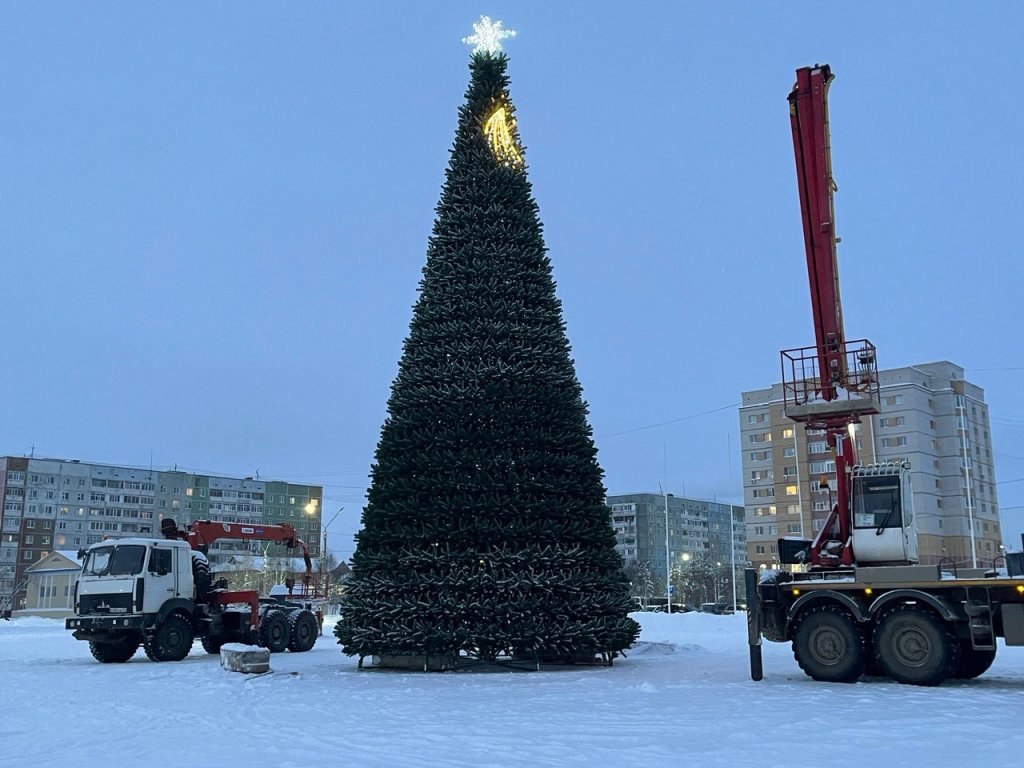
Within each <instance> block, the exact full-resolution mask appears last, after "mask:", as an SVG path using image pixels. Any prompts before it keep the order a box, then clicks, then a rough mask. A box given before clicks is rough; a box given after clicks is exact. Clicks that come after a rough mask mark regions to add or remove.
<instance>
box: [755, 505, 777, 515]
mask: <svg viewBox="0 0 1024 768" xmlns="http://www.w3.org/2000/svg"><path fill="white" fill-rule="evenodd" d="M774 514H775V505H774V504H769V505H768V506H767V507H754V515H755V516H756V517H767V516H769V515H774Z"/></svg>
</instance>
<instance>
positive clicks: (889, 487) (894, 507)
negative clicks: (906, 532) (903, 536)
mask: <svg viewBox="0 0 1024 768" xmlns="http://www.w3.org/2000/svg"><path fill="white" fill-rule="evenodd" d="M853 525H854V527H855V528H875V529H877V530H879V531H881V530H884V529H886V528H901V527H902V526H903V509H902V504H901V503H900V483H899V478H897V477H891V476H890V477H858V478H855V479H854V497H853Z"/></svg>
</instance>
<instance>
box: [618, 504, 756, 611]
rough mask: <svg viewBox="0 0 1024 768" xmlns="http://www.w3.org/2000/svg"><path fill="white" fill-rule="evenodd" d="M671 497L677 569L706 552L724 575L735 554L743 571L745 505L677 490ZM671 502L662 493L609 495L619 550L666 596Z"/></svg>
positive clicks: (670, 551)
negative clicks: (678, 494) (683, 494)
mask: <svg viewBox="0 0 1024 768" xmlns="http://www.w3.org/2000/svg"><path fill="white" fill-rule="evenodd" d="M667 498H668V553H667V560H668V561H670V562H671V566H672V568H677V567H679V566H680V565H681V564H683V563H685V562H686V561H688V560H689V559H690V558H692V557H695V556H697V555H701V556H703V557H705V558H707V559H708V560H709V561H710V562H712V563H716V564H717V563H721V566H719V567H721V568H722V569H723V573H724V574H727V573H728V571H729V569H730V568H731V565H732V563H733V559H734V558H735V564H736V569H737V572H739V571H741V570H742V568H743V567H744V566H745V565H746V563H747V554H746V550H747V545H746V532H745V529H744V524H743V519H744V518H743V514H744V509H743V507H738V506H735V505H732V504H724V503H720V502H717V501H705V500H702V499H687V498H682V497H676V496H673V495H672V494H669V495H668V497H667ZM665 500H666V497H665V496H664V495H663V494H660V493H627V494H620V495H616V496H609V497H608V498H607V504H608V506H609V507H610V509H611V516H612V527H613V528H614V529H615V549H616V550H617V551H618V552H619V554H620V555H622V559H623V561H624V563H625V566H626V570H627V571H628V572H631V573H636V572H637V571H638V569H639V570H640V571H641V572H647V573H649V574H650V578H651V581H652V586H653V594H656V595H661V596H664V595H665V586H666V576H667V572H668V571H667V569H668V566H669V563H668V562H666V548H665V522H666V516H665ZM739 581H740V582H742V578H740V579H739ZM730 589H731V587H730Z"/></svg>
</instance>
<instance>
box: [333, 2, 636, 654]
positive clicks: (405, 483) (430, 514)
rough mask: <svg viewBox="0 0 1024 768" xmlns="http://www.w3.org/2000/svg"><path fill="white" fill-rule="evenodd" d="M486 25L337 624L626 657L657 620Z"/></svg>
mask: <svg viewBox="0 0 1024 768" xmlns="http://www.w3.org/2000/svg"><path fill="white" fill-rule="evenodd" d="M474 27H475V28H476V30H477V35H476V36H475V37H474V38H469V39H468V41H470V42H475V43H477V49H476V50H475V51H474V53H473V56H472V61H471V63H470V72H471V79H470V84H469V89H468V91H467V92H466V103H465V105H464V106H463V107H462V108H461V109H460V111H459V126H458V130H457V132H456V135H455V144H454V146H453V148H452V152H451V155H452V156H451V160H450V162H449V164H448V169H447V173H446V177H445V184H444V189H443V191H442V194H441V200H440V203H439V204H438V207H437V220H436V222H435V224H434V229H433V234H432V236H431V238H430V241H429V246H428V250H427V263H426V266H425V267H424V270H423V279H422V280H421V282H420V294H419V298H418V300H417V302H416V305H415V307H414V311H413V319H412V323H411V326H410V331H409V337H408V338H407V339H406V342H405V347H404V352H403V355H402V359H401V362H400V364H399V372H398V377H397V378H396V380H395V382H394V384H393V386H392V390H391V396H390V399H389V400H388V417H387V419H386V421H385V422H384V426H383V428H382V430H381V437H380V443H379V444H378V446H377V453H376V462H375V464H374V466H373V469H372V482H371V486H370V491H369V498H368V503H367V506H366V507H365V509H364V511H363V521H362V522H363V527H362V530H361V531H360V532H359V534H357V536H356V541H357V546H356V552H355V555H354V557H353V560H352V565H353V568H352V575H351V577H350V579H349V581H348V582H347V588H346V592H345V596H344V598H343V600H342V618H341V621H339V622H338V624H337V626H336V627H335V630H334V633H335V635H336V637H337V638H338V641H339V643H341V645H342V646H343V650H344V652H345V653H347V654H349V655H358V656H359V657H360V663H362V659H363V657H365V656H374V657H376V658H377V660H378V661H380V662H382V663H384V664H385V665H387V664H388V663H389V661H393V662H395V663H400V662H404V663H406V664H407V663H408V662H409V661H410V660H411V659H412V660H415V661H414V662H413V663H415V664H417V665H418V664H419V663H421V662H422V663H423V664H424V666H430V664H429V659H431V658H433V659H435V660H437V659H446V660H448V662H449V663H447V664H442V665H441V666H451V662H454V661H457V660H459V659H463V660H464V659H479V660H485V661H493V660H496V659H498V658H506V657H509V658H518V659H530V660H534V661H538V662H539V661H546V660H581V659H586V660H594V659H595V658H600V659H602V660H604V661H605V662H607V663H610V662H611V659H612V658H614V656H615V655H616V654H618V652H620V651H622V650H623V649H624V648H626V647H628V646H629V645H631V644H632V643H633V641H634V640H635V639H636V636H637V633H638V631H639V626H638V625H637V623H636V622H635V621H633V620H632V619H630V618H629V617H628V615H627V613H628V611H629V609H630V599H629V592H628V580H627V577H626V575H625V573H624V572H623V570H622V560H621V558H620V556H619V555H618V553H617V552H616V551H615V548H614V545H615V539H614V533H613V531H612V528H611V523H610V520H609V516H608V511H607V508H606V506H605V502H604V496H605V494H604V488H603V485H602V472H601V469H600V467H599V466H598V464H597V459H596V453H597V452H596V449H595V447H594V443H593V439H592V434H591V430H590V427H589V425H588V424H587V420H586V413H587V409H586V405H585V403H584V402H583V398H582V390H581V387H580V384H579V382H578V380H577V379H576V375H575V372H574V369H573V362H572V360H571V358H570V355H569V351H570V350H569V342H568V340H567V338H566V335H565V326H564V322H563V320H562V311H561V304H560V302H559V300H558V299H557V297H556V296H555V284H554V280H553V279H552V275H551V264H550V261H549V260H548V258H547V255H546V248H545V246H544V241H543V237H542V233H541V223H540V220H539V217H538V209H537V204H536V202H535V201H534V199H533V196H532V193H531V187H530V183H529V181H527V178H526V168H525V165H524V161H523V149H522V146H521V145H520V143H519V136H518V132H517V129H516V122H515V110H514V109H513V107H512V103H511V101H510V99H509V93H508V76H507V74H506V65H507V61H508V59H507V57H506V56H505V55H504V54H503V53H501V52H500V45H498V44H496V43H497V41H498V40H500V38H501V37H502V36H505V35H507V34H508V33H507V32H504V31H502V30H501V29H500V22H498V24H497V25H493V24H491V23H490V21H489V20H488V19H486V17H483V18H482V19H481V24H479V25H474Z"/></svg>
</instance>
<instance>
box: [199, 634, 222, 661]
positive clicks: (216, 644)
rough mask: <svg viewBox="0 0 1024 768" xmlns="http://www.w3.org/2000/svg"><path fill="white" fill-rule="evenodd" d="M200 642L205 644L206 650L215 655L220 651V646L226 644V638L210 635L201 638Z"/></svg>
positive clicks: (204, 648)
mask: <svg viewBox="0 0 1024 768" xmlns="http://www.w3.org/2000/svg"><path fill="white" fill-rule="evenodd" d="M199 642H201V643H202V644H203V650H204V651H206V652H207V653H211V654H213V655H214V656H216V655H217V654H219V653H220V647H221V646H222V645H224V640H223V639H222V638H219V637H217V638H213V637H210V636H209V635H207V636H206V637H204V638H202V639H200V641H199Z"/></svg>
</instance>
